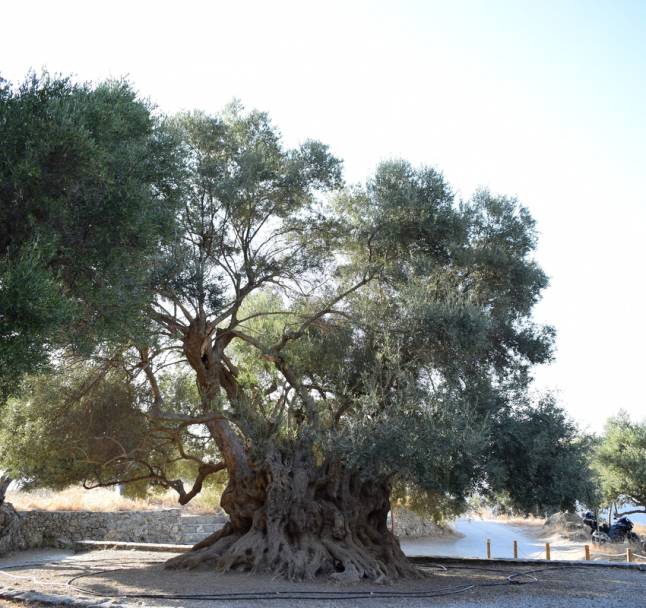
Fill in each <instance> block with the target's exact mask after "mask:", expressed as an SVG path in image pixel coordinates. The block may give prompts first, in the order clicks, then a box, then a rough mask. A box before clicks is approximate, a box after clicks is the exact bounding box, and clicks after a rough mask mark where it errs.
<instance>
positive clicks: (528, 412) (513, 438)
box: [486, 396, 599, 516]
mask: <svg viewBox="0 0 646 608" xmlns="http://www.w3.org/2000/svg"><path fill="white" fill-rule="evenodd" d="M591 447H592V439H591V438H590V437H586V436H582V435H581V434H580V433H579V432H578V431H577V428H576V426H575V425H574V423H572V422H571V421H570V420H569V419H568V418H567V416H566V414H565V412H564V411H563V409H562V408H560V407H559V406H558V405H557V403H556V401H555V400H554V398H553V397H551V396H548V397H545V398H543V399H542V400H541V401H540V402H539V403H538V405H537V406H536V407H533V406H524V407H521V408H518V409H516V410H514V411H512V412H510V413H509V414H506V415H504V416H501V417H500V418H499V419H498V421H497V423H496V426H495V428H494V431H493V434H492V444H491V451H490V457H489V460H488V462H487V483H488V486H487V488H486V490H487V493H488V494H489V495H490V496H491V495H493V496H494V497H496V498H495V500H496V501H501V502H502V503H503V504H505V505H506V506H507V507H508V508H509V509H510V510H513V511H515V512H520V513H523V514H528V513H531V514H534V515H541V516H544V515H549V514H551V513H554V512H556V511H572V510H574V509H575V507H576V503H577V501H579V502H580V503H582V504H584V505H586V506H588V507H590V508H594V507H597V506H598V504H599V495H598V489H597V485H596V479H595V476H594V474H593V472H592V470H591V466H590V457H591Z"/></svg>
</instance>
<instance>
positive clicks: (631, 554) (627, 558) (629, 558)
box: [626, 547, 633, 562]
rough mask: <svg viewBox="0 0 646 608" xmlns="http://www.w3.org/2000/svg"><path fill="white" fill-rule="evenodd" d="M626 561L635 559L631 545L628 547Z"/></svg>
mask: <svg viewBox="0 0 646 608" xmlns="http://www.w3.org/2000/svg"><path fill="white" fill-rule="evenodd" d="M626 561H627V562H632V561H633V550H632V549H631V548H630V547H628V548H627V549H626Z"/></svg>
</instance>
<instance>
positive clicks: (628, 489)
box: [594, 412, 646, 508]
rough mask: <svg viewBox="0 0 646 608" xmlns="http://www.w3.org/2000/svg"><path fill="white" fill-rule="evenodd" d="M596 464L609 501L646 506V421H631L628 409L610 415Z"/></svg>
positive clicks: (597, 451)
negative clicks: (612, 415) (613, 415)
mask: <svg viewBox="0 0 646 608" xmlns="http://www.w3.org/2000/svg"><path fill="white" fill-rule="evenodd" d="M594 464H595V469H596V471H597V473H598V475H599V478H600V480H601V487H602V491H603V497H604V501H605V503H606V504H607V503H610V502H618V503H622V502H630V503H633V504H634V505H637V506H641V507H645V508H646V423H638V422H632V421H631V420H630V418H629V416H628V414H627V413H626V412H620V413H619V414H618V415H617V416H615V417H613V418H610V419H609V420H608V422H607V423H606V427H605V431H604V434H603V436H602V438H601V441H600V443H599V445H598V446H597V449H596V452H595V463H594Z"/></svg>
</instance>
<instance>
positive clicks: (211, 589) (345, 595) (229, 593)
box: [0, 551, 646, 608]
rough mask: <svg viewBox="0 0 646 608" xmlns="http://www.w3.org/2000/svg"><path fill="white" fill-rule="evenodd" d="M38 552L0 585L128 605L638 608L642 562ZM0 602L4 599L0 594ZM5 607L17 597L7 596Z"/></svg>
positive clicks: (644, 598)
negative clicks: (366, 564) (362, 573)
mask: <svg viewBox="0 0 646 608" xmlns="http://www.w3.org/2000/svg"><path fill="white" fill-rule="evenodd" d="M43 553H44V552H25V553H21V554H15V555H14V556H12V557H11V558H10V559H7V558H4V559H2V560H0V579H2V580H0V586H2V587H5V588H6V587H12V588H14V589H19V590H34V591H38V592H45V593H48V594H56V595H60V596H67V597H69V596H72V597H73V598H75V599H76V600H85V601H86V602H88V601H89V602H91V603H95V604H99V603H102V602H106V601H110V600H111V602H112V605H113V606H116V605H118V606H124V605H125V606H133V607H134V606H142V605H143V606H146V607H150V606H155V607H161V606H164V607H168V608H170V607H186V608H205V607H206V606H218V607H223V608H224V607H232V606H235V607H236V608H241V607H243V606H244V607H246V606H249V607H253V608H255V607H267V606H281V607H283V606H284V607H289V608H297V607H301V606H308V607H309V606H312V607H313V606H325V607H326V608H334V607H337V606H338V607H341V606H343V607H345V608H349V607H353V606H359V607H361V606H365V607H366V608H367V607H372V606H378V607H380V608H404V607H406V608H411V607H413V608H414V607H418V606H420V607H421V606H456V607H462V608H469V607H475V606H477V607H478V608H483V607H485V608H487V607H491V608H493V607H494V606H495V607H497V608H503V607H509V608H511V607H512V606H513V607H514V608H534V607H536V608H537V607H539V606H541V607H544V606H548V607H555V608H557V607H565V608H583V607H585V608H589V607H591V606H592V607H598V608H602V607H603V608H612V607H615V606H616V607H619V606H621V607H622V608H626V607H631V608H632V607H644V608H646V571H637V570H625V569H618V568H597V567H593V568H591V567H587V568H581V569H575V568H572V567H566V568H559V567H555V566H554V565H549V564H547V563H546V564H545V566H542V565H541V566H535V565H533V566H527V565H524V566H521V565H516V564H504V565H500V564H492V565H491V566H489V565H486V564H485V565H456V564H448V563H447V564H446V565H438V566H433V567H432V568H429V569H426V570H425V572H426V576H425V577H424V578H422V579H420V580H416V581H403V582H397V583H395V584H392V585H374V584H367V583H363V584H352V585H349V584H345V585H343V584H334V583H329V582H326V581H315V582H307V583H288V582H285V581H283V580H280V579H275V578H272V577H269V576H260V575H249V574H227V575H223V574H218V573H215V572H212V571H168V570H164V568H163V562H164V561H165V560H166V559H168V557H170V554H162V553H148V552H129V551H94V552H90V553H83V554H77V555H73V554H70V553H63V552H58V553H56V554H52V553H51V552H50V553H49V554H44V555H43ZM20 564H22V566H21V567H15V566H17V565H20ZM12 565H13V566H14V567H11V566H12ZM61 603H63V602H61ZM32 605H34V604H32ZM22 606H23V607H24V604H22ZM0 607H2V608H5V606H3V605H2V604H1V603H0ZM6 608H19V605H16V604H15V603H13V602H8V603H6ZM49 608H51V605H50V607H49Z"/></svg>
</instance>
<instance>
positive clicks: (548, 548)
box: [545, 543, 550, 561]
mask: <svg viewBox="0 0 646 608" xmlns="http://www.w3.org/2000/svg"><path fill="white" fill-rule="evenodd" d="M545 559H546V560H548V561H549V560H550V544H549V543H545Z"/></svg>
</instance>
